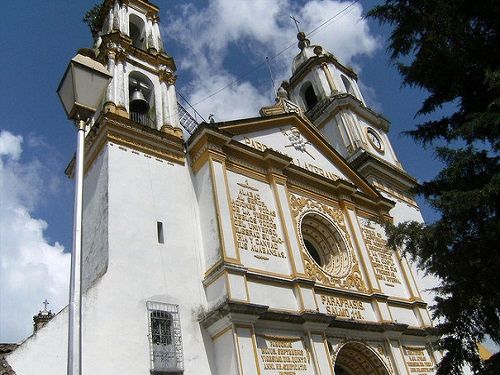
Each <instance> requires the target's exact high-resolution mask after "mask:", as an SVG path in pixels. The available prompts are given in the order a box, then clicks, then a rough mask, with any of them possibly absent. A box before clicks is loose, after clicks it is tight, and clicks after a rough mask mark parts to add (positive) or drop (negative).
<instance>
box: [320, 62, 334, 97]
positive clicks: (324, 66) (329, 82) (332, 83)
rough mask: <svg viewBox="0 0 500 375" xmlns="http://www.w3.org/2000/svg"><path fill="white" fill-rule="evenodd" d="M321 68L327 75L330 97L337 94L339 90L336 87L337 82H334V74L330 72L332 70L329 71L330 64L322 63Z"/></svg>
mask: <svg viewBox="0 0 500 375" xmlns="http://www.w3.org/2000/svg"><path fill="white" fill-rule="evenodd" d="M321 68H322V69H323V73H325V77H326V80H327V81H328V86H329V87H330V95H331V94H335V93H337V92H338V90H337V88H336V87H335V82H334V81H333V77H332V73H331V72H330V69H328V64H327V63H322V64H321Z"/></svg>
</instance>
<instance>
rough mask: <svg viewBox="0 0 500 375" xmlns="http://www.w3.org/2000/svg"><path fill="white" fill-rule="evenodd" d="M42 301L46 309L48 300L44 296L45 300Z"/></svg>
mask: <svg viewBox="0 0 500 375" xmlns="http://www.w3.org/2000/svg"><path fill="white" fill-rule="evenodd" d="M42 303H43V306H44V309H45V311H47V305H49V301H47V298H45V301H43V302H42Z"/></svg>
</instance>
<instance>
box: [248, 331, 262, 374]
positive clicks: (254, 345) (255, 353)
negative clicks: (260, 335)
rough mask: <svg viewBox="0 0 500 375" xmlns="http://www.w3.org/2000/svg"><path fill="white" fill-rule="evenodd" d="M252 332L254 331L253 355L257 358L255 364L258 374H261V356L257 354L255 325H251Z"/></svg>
mask: <svg viewBox="0 0 500 375" xmlns="http://www.w3.org/2000/svg"><path fill="white" fill-rule="evenodd" d="M250 329H251V332H252V345H253V356H254V359H255V366H256V367H257V374H259V375H260V374H261V372H260V364H259V358H258V356H257V339H256V337H255V330H254V327H253V326H251V328H250Z"/></svg>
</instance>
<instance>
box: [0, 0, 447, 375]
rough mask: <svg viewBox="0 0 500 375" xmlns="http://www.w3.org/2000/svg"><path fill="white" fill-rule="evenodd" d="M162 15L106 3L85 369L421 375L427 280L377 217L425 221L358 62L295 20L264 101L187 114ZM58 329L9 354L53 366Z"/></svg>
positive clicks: (91, 142) (87, 230)
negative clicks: (202, 117)
mask: <svg viewBox="0 0 500 375" xmlns="http://www.w3.org/2000/svg"><path fill="white" fill-rule="evenodd" d="M158 12H159V9H158V7H156V6H155V5H153V4H152V3H150V2H148V1H145V0H126V1H125V0H122V1H120V0H106V1H105V2H104V7H103V8H102V17H101V21H102V22H101V23H100V25H99V28H100V32H99V36H98V38H97V39H96V44H95V46H94V47H95V49H96V51H97V59H98V60H99V61H100V62H101V63H103V64H104V65H105V66H106V67H107V68H108V70H109V71H110V72H111V73H112V75H113V79H112V81H111V83H110V85H109V87H108V89H107V91H106V94H105V100H104V102H103V105H102V108H101V110H100V111H99V113H97V114H96V115H95V117H94V119H93V120H92V121H91V125H89V127H88V129H87V132H86V140H85V142H86V145H85V152H86V159H85V178H84V203H83V205H84V211H83V258H82V287H83V290H84V293H83V304H82V322H83V323H82V324H83V327H82V340H83V344H82V373H83V374H85V375H105V374H106V375H109V374H124V375H125V374H131V375H132V374H134V375H138V374H195V375H205V374H206V375H209V374H211V375H306V374H307V375H313V374H314V375H326V374H336V375H372V374H373V375H389V374H391V375H392V374H433V373H434V372H435V365H436V363H437V361H439V359H440V357H439V353H438V352H436V351H435V350H434V349H433V347H432V342H433V341H434V340H435V336H434V335H435V329H434V328H433V327H432V323H431V318H430V316H429V312H428V308H427V303H428V302H430V301H426V300H425V297H424V295H423V294H422V292H421V290H422V289H423V287H422V283H423V281H422V278H421V277H420V276H418V274H417V272H416V270H415V268H414V267H413V266H412V265H411V264H409V263H408V262H407V260H406V259H405V258H404V257H403V256H402V255H401V254H400V253H399V252H394V251H392V250H390V249H389V248H388V247H387V244H386V236H385V232H384V228H383V226H382V225H381V223H382V222H384V221H392V222H395V223H398V222H402V221H407V220H417V221H422V216H421V214H420V210H419V208H418V206H417V204H416V202H415V200H414V198H413V197H412V195H411V194H410V193H409V191H410V189H411V187H412V186H414V184H415V183H416V181H415V179H414V178H413V177H411V176H410V175H408V173H407V172H406V171H405V170H404V168H403V166H402V165H401V163H400V162H399V161H398V158H397V156H396V153H395V152H394V150H393V148H392V146H391V143H390V140H389V138H388V136H387V132H388V131H389V122H388V120H387V119H385V118H384V117H383V116H381V115H380V114H378V113H376V112H374V111H373V110H371V109H370V108H369V107H368V106H367V105H366V103H365V101H364V99H363V95H362V92H361V91H360V89H359V87H358V85H357V76H356V73H355V72H354V71H353V70H352V69H350V68H349V67H347V66H345V65H343V64H342V62H340V61H338V60H337V59H336V58H335V56H334V55H332V54H331V53H329V52H328V51H325V50H324V49H323V48H322V47H321V46H318V45H312V44H311V42H310V41H309V40H308V39H307V38H306V35H305V34H304V33H302V32H300V33H299V34H298V35H297V38H298V48H299V49H298V54H297V56H296V57H295V59H294V60H293V63H292V75H291V77H290V78H289V80H288V81H287V82H284V83H283V84H282V86H281V87H280V89H279V90H278V93H277V98H276V103H275V104H274V105H270V106H268V107H264V108H262V109H261V111H260V116H259V117H255V118H246V119H236V120H234V121H229V122H222V123H209V124H207V123H201V124H197V123H196V122H194V120H193V119H192V118H191V117H190V116H189V114H188V113H187V112H186V111H185V110H184V109H183V108H182V107H181V106H179V105H178V103H177V95H176V90H175V81H176V75H175V72H176V66H175V63H174V60H173V58H172V57H171V56H169V55H168V54H167V53H166V52H165V51H164V49H163V42H162V40H161V36H160V32H159V27H158V21H159V18H158ZM207 79H210V77H207ZM239 100H244V98H241V99H239ZM72 169H73V164H72V163H70V165H69V167H68V170H67V173H68V174H69V175H71V174H72ZM67 330H68V313H67V309H63V310H62V311H61V312H59V313H58V314H56V315H55V316H54V317H53V318H52V319H51V320H50V321H49V322H48V323H47V324H46V325H45V326H44V327H43V328H41V329H39V330H38V331H37V332H36V333H35V334H33V335H32V336H31V337H29V338H28V339H26V340H25V341H24V342H23V343H22V344H21V345H20V346H19V347H18V348H17V349H16V350H14V351H13V352H12V353H10V354H9V355H7V357H6V360H7V361H8V363H9V365H10V367H11V368H12V369H13V371H15V373H16V374H18V375H49V374H50V375H53V374H64V373H65V371H66V357H67V340H68V338H67V336H68V333H67Z"/></svg>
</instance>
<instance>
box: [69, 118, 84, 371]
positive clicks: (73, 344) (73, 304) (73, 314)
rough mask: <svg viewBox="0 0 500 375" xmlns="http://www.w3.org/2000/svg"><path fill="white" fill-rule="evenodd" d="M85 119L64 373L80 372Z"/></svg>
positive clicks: (78, 166) (77, 179)
mask: <svg viewBox="0 0 500 375" xmlns="http://www.w3.org/2000/svg"><path fill="white" fill-rule="evenodd" d="M85 124H86V122H85V121H82V120H77V121H76V125H77V127H78V131H77V141H76V165H75V205H74V218H73V249H72V251H71V276H70V285H69V325H68V327H69V329H68V375H81V371H82V353H81V350H82V325H81V320H82V312H81V302H82V295H81V281H82V275H81V261H82V206H83V153H84V142H85Z"/></svg>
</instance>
